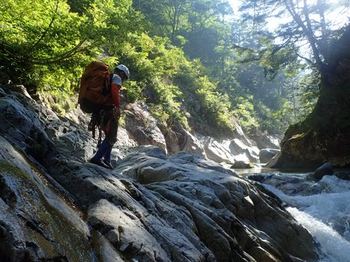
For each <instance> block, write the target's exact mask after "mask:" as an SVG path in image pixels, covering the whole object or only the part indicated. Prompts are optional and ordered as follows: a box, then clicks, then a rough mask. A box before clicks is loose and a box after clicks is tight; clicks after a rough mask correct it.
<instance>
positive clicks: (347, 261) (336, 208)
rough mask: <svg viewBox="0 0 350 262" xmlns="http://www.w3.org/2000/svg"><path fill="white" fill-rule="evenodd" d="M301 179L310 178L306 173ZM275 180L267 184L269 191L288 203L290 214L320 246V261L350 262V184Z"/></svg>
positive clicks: (327, 178)
mask: <svg viewBox="0 0 350 262" xmlns="http://www.w3.org/2000/svg"><path fill="white" fill-rule="evenodd" d="M283 176H285V177H288V176H289V175H288V174H278V178H279V181H280V180H281V178H282V177H283ZM294 176H295V174H294ZM300 176H302V177H304V178H306V175H305V174H300ZM271 181H272V180H270V181H269V180H267V181H264V182H263V184H264V186H265V188H266V189H268V190H270V191H271V192H273V193H274V194H276V195H277V196H278V197H279V198H280V199H281V200H282V201H283V202H285V203H287V204H288V206H289V207H288V208H287V210H288V212H290V213H291V214H292V215H293V217H294V218H295V219H296V220H297V221H298V222H299V223H300V224H302V225H303V226H304V227H305V228H306V229H307V230H308V231H309V232H310V233H311V234H312V236H313V237H314V239H315V240H316V241H317V242H318V243H319V250H320V261H321V262H350V181H346V180H342V179H339V178H337V177H335V176H325V177H323V178H322V180H320V181H319V182H310V181H307V180H306V179H303V182H300V183H299V182H297V183H294V184H293V183H291V184H288V183H284V184H283V183H271ZM275 181H276V180H275ZM294 182H295V181H294ZM272 184H274V185H272ZM293 187H295V191H294V192H293V190H291V189H292V188H293ZM310 188H316V190H310ZM303 189H305V191H304V190H303ZM291 192H293V193H291Z"/></svg>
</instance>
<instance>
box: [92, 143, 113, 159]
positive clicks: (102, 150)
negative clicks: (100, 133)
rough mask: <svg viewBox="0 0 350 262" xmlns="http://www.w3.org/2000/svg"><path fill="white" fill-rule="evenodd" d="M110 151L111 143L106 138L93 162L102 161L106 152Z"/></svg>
mask: <svg viewBox="0 0 350 262" xmlns="http://www.w3.org/2000/svg"><path fill="white" fill-rule="evenodd" d="M108 150H109V142H108V141H107V139H106V138H105V139H104V140H103V142H102V143H101V145H100V146H99V148H98V150H97V152H96V154H95V155H94V156H93V157H92V160H96V161H98V160H99V161H100V160H101V159H102V157H103V156H104V155H105V154H106V151H108Z"/></svg>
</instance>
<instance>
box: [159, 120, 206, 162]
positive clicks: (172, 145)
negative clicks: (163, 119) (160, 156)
mask: <svg viewBox="0 0 350 262" xmlns="http://www.w3.org/2000/svg"><path fill="white" fill-rule="evenodd" d="M162 132H163V134H164V137H165V141H166V145H167V149H168V153H170V154H174V153H177V152H180V151H185V152H189V153H193V154H196V155H201V156H205V153H204V148H203V145H202V143H201V142H200V140H199V139H198V138H197V137H196V136H195V135H193V134H191V133H190V132H189V131H188V130H186V129H185V128H184V127H183V126H182V125H181V124H180V123H177V122H175V123H174V124H173V125H172V126H170V127H162Z"/></svg>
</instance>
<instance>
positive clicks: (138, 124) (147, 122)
mask: <svg viewBox="0 0 350 262" xmlns="http://www.w3.org/2000/svg"><path fill="white" fill-rule="evenodd" d="M124 113H125V129H126V130H127V131H128V133H129V134H130V136H131V137H132V138H133V139H134V140H135V141H136V142H137V143H138V144H139V145H155V146H159V147H160V148H163V149H164V150H167V148H166V142H165V138H164V135H163V133H162V132H161V130H160V129H159V127H158V125H157V120H156V119H155V118H154V117H152V115H151V114H150V113H149V112H148V111H147V108H146V106H143V105H141V104H137V103H134V104H128V105H127V106H126V107H125V110H124Z"/></svg>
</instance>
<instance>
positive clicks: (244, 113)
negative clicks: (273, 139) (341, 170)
mask: <svg viewBox="0 0 350 262" xmlns="http://www.w3.org/2000/svg"><path fill="white" fill-rule="evenodd" d="M231 11H232V10H231V8H230V5H229V2H228V1H226V0H220V1H209V0H195V1H188V0H174V1H173V0H171V1H170V0H160V1H156V0H149V1H145V0H140V1H132V0H121V1H114V0H43V1H29V0H23V1H21V2H19V1H15V0H5V1H2V2H0V51H1V52H0V72H1V73H0V82H7V81H8V80H11V81H12V82H14V83H19V84H24V85H26V86H27V87H29V88H30V89H31V91H37V92H39V93H40V95H41V96H42V97H43V99H46V100H47V101H48V102H49V103H51V104H53V105H52V107H53V108H54V109H55V110H56V111H58V112H61V113H64V112H65V111H68V110H69V108H70V107H72V106H74V102H73V101H72V99H71V98H74V97H76V92H77V90H78V88H79V78H80V76H81V74H82V71H83V68H84V67H85V66H86V65H87V64H88V63H89V62H91V61H92V60H97V59H98V60H103V61H105V62H106V63H107V64H108V65H110V67H111V68H113V67H114V66H115V64H116V63H123V64H126V65H127V66H128V67H129V68H130V71H131V75H132V79H131V81H128V82H126V83H125V86H124V89H125V91H126V93H127V97H128V101H129V102H135V101H138V100H143V101H145V102H146V103H147V104H148V106H149V108H150V110H151V112H152V113H153V114H154V115H155V116H156V117H158V119H159V121H161V122H162V123H163V124H165V125H171V124H172V123H173V122H174V121H177V122H180V123H181V124H182V125H183V126H185V127H186V128H194V129H196V130H197V131H200V132H206V133H210V134H211V135H221V134H229V133H230V132H232V130H233V129H234V128H235V127H234V118H238V119H239V120H240V123H241V124H242V126H243V127H244V128H245V129H246V130H248V131H249V130H254V129H256V128H262V129H265V130H269V131H271V132H283V131H284V129H285V128H286V126H287V125H288V123H290V122H293V121H294V120H295V119H296V118H298V116H296V115H295V114H293V115H292V116H290V114H288V113H290V111H293V112H295V111H296V110H297V109H301V111H302V113H301V114H300V117H302V116H304V115H306V114H307V113H308V112H310V111H311V109H312V107H313V105H314V102H315V99H316V98H317V95H318V93H317V92H316V91H315V88H314V82H313V80H314V79H315V78H313V77H310V78H308V77H307V76H305V78H303V79H302V80H300V81H299V82H300V85H298V86H297V85H288V84H286V83H288V81H290V79H291V78H292V79H295V78H296V75H297V74H298V72H299V71H298V70H300V67H299V61H298V59H297V55H296V52H295V50H296V49H295V42H293V41H290V42H288V43H283V46H282V47H280V46H279V45H277V44H276V43H275V42H274V41H273V37H272V34H264V35H263V37H261V35H260V36H259V37H255V36H253V35H252V34H251V33H249V29H250V27H249V26H247V24H246V23H244V22H242V23H240V24H235V23H234V22H233V20H232V16H231V15H230V14H231ZM262 11H263V10H262ZM261 18H263V17H261ZM238 31H239V32H238ZM235 41H237V42H235ZM238 45H241V46H244V48H237V46H238ZM247 61H249V63H241V62H247ZM264 76H267V77H268V78H269V80H271V81H268V80H267V79H266V78H264ZM312 79H313V80H312ZM296 89H298V90H302V92H303V93H302V94H300V92H299V93H298V92H296V93H297V95H296V98H298V102H295V101H294V99H295V96H294V92H295V90H296ZM292 109H293V110H292Z"/></svg>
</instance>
